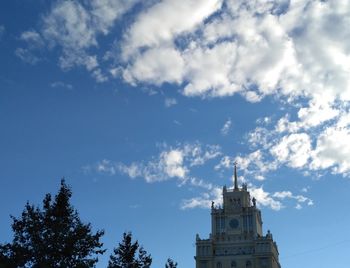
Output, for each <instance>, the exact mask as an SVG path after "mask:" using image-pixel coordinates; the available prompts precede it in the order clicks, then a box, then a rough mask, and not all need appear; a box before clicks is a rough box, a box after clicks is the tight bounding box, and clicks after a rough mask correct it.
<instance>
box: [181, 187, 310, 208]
mask: <svg viewBox="0 0 350 268" xmlns="http://www.w3.org/2000/svg"><path fill="white" fill-rule="evenodd" d="M248 190H249V192H250V195H251V197H254V198H255V199H256V202H257V205H258V206H259V207H268V208H270V209H272V210H275V211H279V210H281V209H283V208H285V206H286V205H284V204H283V203H282V201H284V200H286V199H289V200H294V201H295V203H294V207H295V208H296V209H302V205H303V204H306V205H307V206H312V205H313V201H312V200H311V199H310V198H308V197H305V196H303V195H293V193H292V192H290V191H281V192H275V193H269V192H267V191H265V190H264V189H263V187H262V186H260V187H257V186H254V185H253V184H251V183H250V184H249V189H248ZM212 201H213V202H214V203H215V204H219V205H222V188H221V187H213V188H212V189H211V190H210V191H208V192H205V193H203V194H201V195H200V196H198V197H193V198H190V199H185V200H183V201H182V204H181V209H193V208H210V206H211V203H212Z"/></svg>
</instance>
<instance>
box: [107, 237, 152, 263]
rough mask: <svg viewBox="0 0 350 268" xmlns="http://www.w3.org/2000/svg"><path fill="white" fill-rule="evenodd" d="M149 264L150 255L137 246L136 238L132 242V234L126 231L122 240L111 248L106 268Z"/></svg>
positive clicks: (150, 260) (150, 261)
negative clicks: (111, 251)
mask: <svg viewBox="0 0 350 268" xmlns="http://www.w3.org/2000/svg"><path fill="white" fill-rule="evenodd" d="M151 264H152V258H151V255H149V254H147V252H146V250H144V248H143V247H142V246H141V247H140V246H139V243H138V241H137V240H136V241H135V242H132V234H131V233H130V232H128V233H124V234H123V241H122V242H121V243H119V246H118V247H117V248H115V249H114V250H113V254H112V255H111V256H110V258H109V262H108V268H149V267H150V266H151Z"/></svg>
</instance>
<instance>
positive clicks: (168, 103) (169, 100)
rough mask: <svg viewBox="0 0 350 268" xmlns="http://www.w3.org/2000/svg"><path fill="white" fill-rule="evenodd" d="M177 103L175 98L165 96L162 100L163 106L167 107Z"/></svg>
mask: <svg viewBox="0 0 350 268" xmlns="http://www.w3.org/2000/svg"><path fill="white" fill-rule="evenodd" d="M176 104H177V100H176V99H175V98H166V99H165V100H164V105H165V107H167V108H169V107H171V106H174V105H176Z"/></svg>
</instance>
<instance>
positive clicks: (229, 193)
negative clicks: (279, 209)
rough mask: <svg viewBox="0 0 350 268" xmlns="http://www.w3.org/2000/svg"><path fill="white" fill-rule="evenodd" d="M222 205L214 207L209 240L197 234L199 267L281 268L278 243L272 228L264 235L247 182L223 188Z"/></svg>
mask: <svg viewBox="0 0 350 268" xmlns="http://www.w3.org/2000/svg"><path fill="white" fill-rule="evenodd" d="M222 196H223V204H222V206H220V205H219V206H217V205H215V204H214V202H212V206H211V226H212V228H211V234H210V236H209V239H200V237H199V235H197V236H196V256H195V260H196V268H280V267H281V266H280V264H279V260H278V255H279V254H278V248H277V244H276V243H275V242H274V241H273V238H272V234H271V233H270V231H268V232H267V234H266V235H264V234H263V229H262V224H263V223H262V218H261V211H260V210H259V209H258V208H257V206H256V199H255V198H254V197H253V198H252V199H251V197H250V193H249V192H248V190H247V185H246V184H243V185H242V187H239V186H238V179H237V165H236V164H235V167H234V187H233V188H232V189H228V188H227V187H226V186H224V187H223V190H222Z"/></svg>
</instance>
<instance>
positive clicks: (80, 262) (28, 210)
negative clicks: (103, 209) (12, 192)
mask: <svg viewBox="0 0 350 268" xmlns="http://www.w3.org/2000/svg"><path fill="white" fill-rule="evenodd" d="M71 196H72V192H71V190H70V188H69V187H68V186H67V185H66V183H65V181H64V180H61V187H60V190H59V192H58V194H57V195H56V196H55V197H54V199H52V196H51V195H50V194H47V195H46V196H45V198H44V200H43V208H42V209H41V208H39V207H35V206H34V205H30V204H29V203H28V202H27V204H26V206H25V208H24V210H23V212H22V215H21V217H19V218H15V217H13V216H11V218H12V220H13V223H12V230H13V233H14V237H13V241H12V243H8V244H4V245H0V267H11V268H12V267H32V268H39V267H40V268H41V267H50V268H56V267H57V268H58V267H70V268H85V267H94V265H95V264H96V263H97V261H98V259H97V256H98V255H99V254H103V253H104V251H105V250H103V249H102V247H103V244H102V243H101V242H100V238H101V237H102V236H103V234H104V231H97V232H96V233H93V232H92V230H91V224H90V223H88V224H85V223H83V222H82V221H81V220H80V217H79V215H78V212H77V211H76V210H75V209H74V208H73V207H72V205H71V204H70V198H71Z"/></svg>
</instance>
